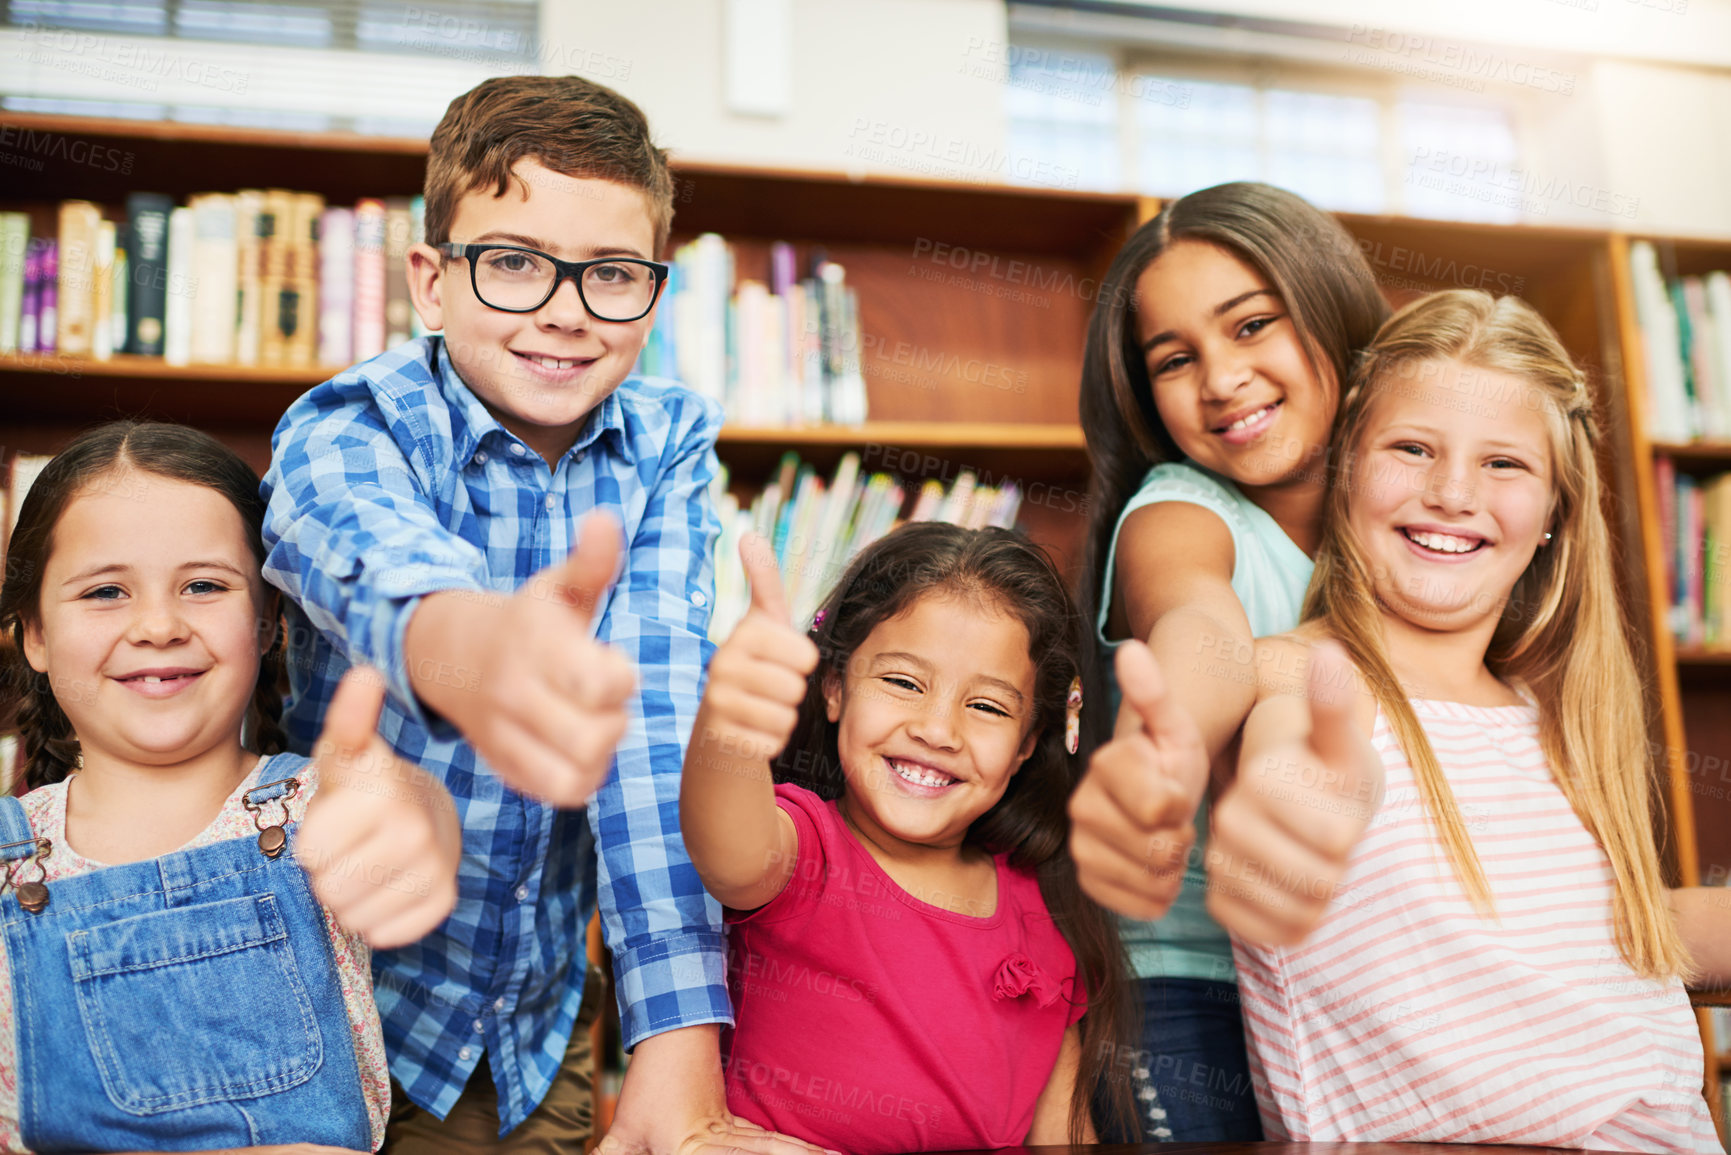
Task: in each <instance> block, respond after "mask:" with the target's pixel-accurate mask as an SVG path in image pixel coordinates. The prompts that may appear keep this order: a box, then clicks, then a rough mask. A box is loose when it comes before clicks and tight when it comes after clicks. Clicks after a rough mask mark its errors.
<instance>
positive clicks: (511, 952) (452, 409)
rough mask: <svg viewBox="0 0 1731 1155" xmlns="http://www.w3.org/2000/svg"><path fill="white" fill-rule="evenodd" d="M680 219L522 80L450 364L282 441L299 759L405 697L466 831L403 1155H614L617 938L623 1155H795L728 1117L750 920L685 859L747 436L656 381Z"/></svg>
mask: <svg viewBox="0 0 1731 1155" xmlns="http://www.w3.org/2000/svg"><path fill="white" fill-rule="evenodd" d="M672 192H673V185H672V178H671V176H670V174H669V172H668V169H667V163H666V156H665V154H664V153H663V152H662V151H661V150H659V149H657V148H656V147H655V146H654V144H653V143H652V141H651V139H650V136H649V130H648V125H647V123H646V121H645V120H644V118H643V114H642V113H641V112H640V111H639V110H638V108H637V107H636V105H634V104H632V103H631V102H630V101H628V100H626V99H624V98H623V97H621V96H619V95H618V94H617V93H614V92H612V91H611V90H609V89H606V88H603V87H601V86H599V85H596V84H593V83H591V82H589V81H586V80H582V79H579V78H577V77H551V76H546V77H543V76H514V77H507V78H500V79H494V80H489V81H487V82H485V83H483V84H481V85H480V86H479V87H477V88H475V89H474V90H473V91H471V92H469V93H467V94H466V95H464V96H461V97H458V98H457V99H456V100H455V101H454V102H452V104H451V106H450V108H449V109H448V110H447V112H446V113H445V117H444V119H443V121H441V122H440V124H439V127H438V128H437V130H435V132H434V134H433V138H432V146H431V150H430V154H429V157H428V162H427V181H426V236H425V238H423V240H424V241H425V243H420V244H416V245H414V246H413V248H412V249H411V250H410V253H409V271H408V276H409V283H410V292H411V295H412V298H413V300H414V304H415V308H416V310H417V311H418V312H419V313H420V315H421V319H422V320H423V321H424V322H425V323H426V326H427V328H428V330H430V331H431V332H433V334H434V335H432V336H429V337H425V338H421V339H419V340H416V341H411V342H409V343H407V344H405V345H401V346H399V347H397V348H395V349H392V350H389V351H388V352H386V353H384V354H382V355H380V356H378V357H374V358H373V359H371V360H370V361H367V362H364V363H363V364H360V365H357V366H355V367H353V368H351V369H349V370H347V371H345V372H343V373H341V374H339V375H337V376H336V377H334V378H333V379H331V380H330V381H327V382H326V383H325V384H323V385H320V386H318V387H317V388H315V389H313V390H312V391H311V392H309V393H308V394H307V395H306V396H304V397H302V398H301V399H300V400H299V401H297V402H295V403H294V405H292V406H291V407H290V408H289V410H288V412H287V414H286V415H285V416H284V417H283V419H282V421H281V423H280V424H279V425H278V426H277V430H276V434H275V437H274V439H273V449H274V458H273V461H272V463H271V468H270V471H269V473H268V474H267V476H266V478H265V482H264V494H265V497H266V498H267V499H268V501H269V503H270V508H269V514H268V516H267V519H266V529H265V538H266V544H267V546H268V547H269V549H270V557H269V560H268V562H267V564H266V568H265V573H266V576H267V577H268V578H269V580H270V581H271V582H272V583H274V584H275V585H277V586H279V587H281V588H282V590H283V591H284V592H285V593H287V594H288V595H289V600H290V603H291V604H290V607H289V625H290V639H291V642H290V645H291V652H290V654H289V657H288V663H289V669H290V684H291V693H290V698H289V703H288V708H287V711H286V716H285V718H284V722H285V724H286V726H287V728H288V730H289V733H290V739H291V742H295V743H298V746H297V748H304V747H305V746H307V745H308V744H310V743H311V742H312V741H313V739H314V737H315V736H316V734H317V733H318V729H319V722H320V719H321V717H322V715H323V713H324V710H325V708H326V706H327V705H328V704H329V701H330V695H331V692H332V690H334V688H335V686H336V684H337V681H338V679H339V678H340V677H341V676H342V673H343V671H344V670H345V669H347V668H348V666H349V665H350V664H351V663H366V664H370V665H374V666H377V667H378V668H380V669H381V670H382V671H384V672H385V675H386V677H387V678H388V680H389V684H390V687H391V691H392V692H391V695H390V700H389V701H388V703H387V705H386V707H385V712H384V715H383V717H382V718H381V721H380V732H381V733H382V734H383V735H384V737H385V738H386V740H387V741H389V742H390V743H391V745H392V746H393V747H394V748H395V749H396V751H397V752H398V753H399V754H401V755H402V756H403V757H405V758H407V759H409V760H411V761H413V762H416V763H419V764H420V765H422V766H424V767H426V768H427V769H429V770H430V771H432V772H434V773H435V774H438V775H440V777H442V779H443V780H444V782H445V784H446V785H447V786H448V787H449V788H450V791H451V794H452V796H453V797H454V798H455V799H456V803H457V807H458V812H459V816H460V818H461V820H462V824H463V839H464V848H463V851H464V853H463V863H462V869H461V872H460V875H459V880H458V887H459V897H458V900H457V907H456V910H455V912H454V913H453V914H452V916H451V918H450V919H449V921H448V922H446V923H445V925H444V926H442V927H441V928H439V929H438V930H436V931H435V932H434V933H433V934H431V935H429V936H428V937H427V938H425V939H423V940H422V941H421V942H419V943H417V944H415V945H413V946H410V947H407V948H404V949H400V950H394V951H381V952H378V953H377V954H376V955H375V956H374V959H373V969H374V977H375V983H376V988H377V1002H378V1005H379V1012H380V1016H381V1018H382V1019H383V1022H384V1033H385V1044H386V1049H387V1051H388V1053H389V1058H390V1067H391V1074H392V1077H393V1082H394V1083H395V1084H396V1085H395V1086H394V1087H393V1109H392V1119H391V1126H390V1131H389V1133H388V1135H387V1140H386V1145H387V1149H388V1150H393V1151H403V1152H408V1151H420V1150H429V1151H430V1150H439V1149H450V1148H453V1147H459V1146H460V1147H471V1148H475V1149H493V1150H528V1149H531V1147H532V1148H533V1149H535V1150H549V1151H550V1150H553V1149H554V1148H555V1146H557V1147H558V1148H559V1149H561V1150H569V1151H580V1150H581V1149H582V1148H581V1144H582V1141H583V1140H584V1139H585V1138H586V1137H587V1136H588V1133H589V1130H590V1125H591V1118H592V1116H591V1098H592V1094H591V1089H592V1079H593V1057H592V1056H591V1055H590V1054H589V1053H588V1047H587V1043H588V1033H589V1032H588V1024H589V1022H590V1021H592V1019H593V1017H594V1015H595V1014H596V1013H597V1010H598V1007H599V1003H600V998H601V990H600V988H601V985H602V984H601V982H600V981H599V976H598V975H596V974H595V973H593V972H592V971H591V972H590V973H588V974H587V975H586V973H585V971H586V965H585V954H584V935H583V930H584V927H585V925H586V924H587V922H588V919H589V916H590V913H591V912H592V911H593V910H595V908H596V906H597V904H599V907H600V911H601V919H602V927H603V930H604V933H605V935H606V939H607V943H608V945H609V947H610V949H611V950H612V953H613V960H614V973H615V975H616V977H617V980H618V984H619V991H618V996H619V1013H620V1019H621V1024H622V1026H623V1029H624V1037H625V1044H626V1046H627V1047H634V1048H635V1054H634V1056H633V1060H632V1063H631V1067H630V1073H629V1076H628V1077H627V1078H626V1080H625V1084H624V1087H623V1089H622V1093H621V1097H620V1102H619V1108H618V1114H617V1116H616V1119H615V1122H614V1125H613V1129H612V1131H611V1132H610V1134H609V1138H608V1141H607V1144H606V1147H607V1148H616V1149H620V1150H627V1149H628V1150H651V1151H657V1152H661V1151H672V1150H674V1149H675V1148H678V1147H682V1146H683V1147H685V1148H686V1149H690V1148H691V1147H694V1146H695V1147H701V1146H702V1145H703V1144H704V1143H705V1142H710V1143H716V1144H720V1145H727V1146H734V1147H738V1148H743V1149H746V1150H753V1149H755V1150H760V1151H764V1152H770V1151H776V1150H779V1151H781V1152H787V1151H788V1150H789V1148H788V1147H786V1146H780V1144H784V1143H786V1142H789V1141H786V1140H783V1139H781V1137H780V1136H775V1135H772V1134H770V1133H767V1132H764V1131H761V1130H756V1129H753V1128H750V1127H749V1125H744V1124H738V1123H736V1122H735V1120H734V1119H733V1117H732V1116H731V1115H729V1114H728V1113H727V1111H726V1106H725V1095H724V1092H723V1089H722V1081H721V1070H720V1060H719V1054H718V1045H717V1044H718V1033H719V1030H720V1025H721V1024H729V1023H731V1021H732V1014H731V1009H730V1006H729V1002H728V995H727V986H726V976H725V966H724V953H725V952H724V944H723V937H722V927H721V918H720V911H719V909H718V908H717V907H716V906H715V904H714V902H713V901H712V900H710V899H709V898H708V897H707V896H706V895H705V893H704V890H703V885H702V883H701V882H700V881H699V880H698V877H697V873H696V871H695V870H694V869H693V868H692V866H691V862H690V859H689V858H688V857H687V856H686V854H685V849H684V844H683V841H682V839H681V836H680V831H679V818H678V812H679V806H678V800H679V778H680V764H681V759H682V753H683V749H684V746H685V744H686V742H687V741H688V740H689V737H690V731H691V725H692V720H693V717H694V716H695V713H696V710H697V704H698V700H699V696H700V693H701V690H702V679H703V670H704V668H705V666H706V664H707V662H708V659H709V656H710V653H711V647H710V645H709V643H708V641H707V636H706V635H707V631H708V624H709V612H710V602H711V600H712V598H713V596H714V595H713V586H714V578H713V574H712V573H711V568H710V554H711V549H712V546H713V543H714V540H715V537H716V534H717V531H718V525H717V520H716V516H715V513H714V511H713V510H712V508H711V506H710V503H709V500H708V488H709V484H710V481H711V479H712V478H713V477H714V475H715V471H716V457H715V437H716V433H717V431H718V430H719V428H720V426H721V412H720V409H719V407H718V406H716V405H715V404H714V403H713V402H710V401H707V400H704V399H703V398H701V397H699V396H697V395H696V394H694V393H692V392H690V391H689V390H686V389H684V388H682V387H680V386H678V385H676V384H673V383H672V382H667V381H649V380H643V379H638V378H631V377H629V373H630V371H631V367H632V365H633V363H634V362H635V361H636V358H637V354H638V351H639V350H640V349H641V348H642V347H643V343H644V341H645V340H646V338H647V337H648V334H649V329H650V326H651V324H652V320H653V310H654V307H655V302H656V298H657V296H658V294H659V292H660V290H661V286H662V285H663V283H664V281H665V278H666V275H667V268H666V266H665V265H661V264H658V263H656V262H655V260H654V257H655V256H656V255H657V254H658V253H659V252H660V251H661V249H662V247H663V246H664V245H665V244H666V241H667V234H668V229H669V224H670V221H671V218H672ZM621 554H623V559H621ZM616 574H618V575H619V576H618V577H617V578H616V576H615V575H616ZM610 768H612V769H613V770H614V772H613V773H612V774H609V773H608V771H609V769H610ZM597 790H599V793H597V792H596V791H597ZM591 796H593V797H591ZM651 1095H653V1096H654V1098H651ZM799 1148H804V1145H803V1144H799V1145H796V1149H799ZM806 1150H810V1149H806Z"/></svg>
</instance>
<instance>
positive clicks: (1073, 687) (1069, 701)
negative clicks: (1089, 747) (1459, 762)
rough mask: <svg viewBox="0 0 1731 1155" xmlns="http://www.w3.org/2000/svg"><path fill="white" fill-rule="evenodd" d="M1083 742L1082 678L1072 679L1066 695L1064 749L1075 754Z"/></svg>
mask: <svg viewBox="0 0 1731 1155" xmlns="http://www.w3.org/2000/svg"><path fill="white" fill-rule="evenodd" d="M1081 744H1082V679H1081V678H1079V677H1078V678H1071V679H1070V692H1069V693H1068V694H1066V695H1065V696H1064V749H1066V750H1068V751H1069V752H1070V753H1072V754H1074V753H1075V752H1076V750H1077V748H1078V747H1079V746H1081Z"/></svg>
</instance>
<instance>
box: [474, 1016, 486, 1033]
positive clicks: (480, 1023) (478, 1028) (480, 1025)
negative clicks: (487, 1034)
mask: <svg viewBox="0 0 1731 1155" xmlns="http://www.w3.org/2000/svg"><path fill="white" fill-rule="evenodd" d="M486 1029H487V1024H486V1022H485V1021H484V1020H482V1019H476V1020H475V1033H476V1034H477V1035H478V1034H480V1033H481V1032H483V1031H485V1030H486Z"/></svg>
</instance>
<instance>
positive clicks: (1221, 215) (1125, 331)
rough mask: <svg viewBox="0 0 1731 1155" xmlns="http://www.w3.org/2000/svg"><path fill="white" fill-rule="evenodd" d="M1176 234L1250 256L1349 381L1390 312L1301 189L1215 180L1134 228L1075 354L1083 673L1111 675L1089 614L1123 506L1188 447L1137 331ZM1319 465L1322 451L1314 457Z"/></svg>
mask: <svg viewBox="0 0 1731 1155" xmlns="http://www.w3.org/2000/svg"><path fill="white" fill-rule="evenodd" d="M1177 241H1205V242H1207V243H1209V244H1212V245H1218V246H1220V247H1221V248H1223V249H1226V250H1227V251H1229V252H1231V253H1233V254H1234V255H1236V256H1237V257H1238V258H1239V259H1240V260H1242V261H1244V262H1245V263H1246V264H1248V265H1250V266H1251V267H1252V268H1253V269H1255V270H1256V271H1257V272H1258V273H1260V274H1261V275H1262V277H1263V278H1264V279H1265V280H1266V281H1267V282H1268V284H1269V286H1270V287H1271V288H1273V290H1274V291H1275V292H1276V293H1277V294H1279V296H1280V299H1281V301H1282V303H1284V305H1285V306H1286V310H1287V313H1288V314H1289V315H1290V316H1291V317H1292V323H1293V326H1294V327H1295V328H1296V329H1297V331H1298V335H1299V337H1300V339H1301V340H1302V341H1303V343H1304V349H1305V352H1306V353H1307V354H1308V355H1309V357H1310V361H1311V364H1312V365H1313V366H1316V367H1318V368H1319V369H1320V368H1321V367H1322V366H1324V365H1326V366H1328V367H1329V368H1331V369H1332V370H1333V371H1334V380H1335V381H1337V382H1345V381H1346V378H1347V375H1348V373H1349V372H1350V371H1351V368H1352V356H1353V354H1354V353H1355V352H1356V351H1357V350H1359V349H1361V348H1363V347H1364V346H1365V345H1366V344H1367V343H1368V342H1369V341H1370V339H1371V337H1372V336H1373V335H1374V334H1375V333H1376V329H1377V326H1378V325H1380V324H1381V323H1382V320H1383V318H1384V317H1386V316H1388V304H1387V302H1385V301H1384V300H1383V298H1382V294H1381V293H1380V292H1378V291H1377V287H1376V278H1375V276H1373V275H1372V273H1371V270H1370V265H1369V263H1368V262H1367V261H1366V260H1365V259H1364V254H1363V253H1362V252H1361V251H1360V249H1359V245H1358V242H1357V241H1355V240H1354V239H1353V238H1352V236H1351V234H1349V233H1348V232H1347V231H1346V230H1345V229H1344V228H1342V227H1341V225H1340V222H1338V221H1336V220H1335V219H1334V218H1333V217H1331V216H1329V215H1328V214H1327V213H1325V212H1323V211H1321V210H1320V209H1318V208H1316V207H1315V206H1314V205H1312V204H1311V203H1310V202H1309V201H1307V200H1305V199H1304V198H1303V197H1300V196H1298V195H1297V194H1295V193H1290V192H1287V191H1286V190H1285V189H1282V188H1276V187H1275V186H1273V185H1268V184H1261V183H1259V182H1256V181H1234V182H1232V183H1231V184H1222V185H1215V186H1214V187H1213V188H1206V189H1203V190H1201V191H1200V192H1193V193H1191V194H1190V195H1189V196H1185V197H1180V198H1179V199H1178V200H1175V201H1173V202H1172V203H1171V204H1169V205H1167V206H1166V207H1165V208H1164V209H1162V210H1161V212H1160V215H1158V216H1156V217H1155V218H1154V219H1153V220H1151V221H1149V222H1148V223H1147V224H1145V225H1143V226H1142V227H1141V228H1139V229H1137V230H1136V232H1135V233H1134V234H1133V235H1132V236H1131V237H1130V239H1129V240H1128V241H1126V242H1125V243H1124V247H1123V248H1122V249H1120V250H1119V251H1118V255H1117V257H1115V258H1114V259H1113V261H1112V267H1111V269H1110V270H1109V271H1108V272H1107V274H1106V279H1105V280H1104V281H1103V282H1102V283H1101V288H1100V296H1099V300H1098V303H1097V304H1096V305H1095V307H1094V314H1093V317H1092V319H1091V320H1090V321H1089V323H1088V340H1087V346H1086V349H1085V351H1084V353H1083V357H1082V389H1081V394H1082V395H1081V412H1082V432H1083V434H1084V435H1085V436H1086V438H1087V442H1088V463H1089V466H1090V469H1091V475H1090V480H1089V490H1088V492H1089V505H1090V507H1091V510H1092V512H1091V513H1090V515H1089V523H1088V541H1087V547H1086V550H1085V552H1084V555H1083V561H1082V575H1081V583H1082V585H1081V596H1080V598H1078V599H1077V600H1078V601H1079V603H1080V604H1081V607H1082V612H1083V614H1084V615H1085V617H1086V620H1087V623H1088V629H1086V630H1085V631H1084V632H1083V642H1082V655H1083V658H1082V661H1083V666H1084V673H1083V677H1084V679H1086V680H1087V681H1088V682H1089V683H1090V684H1092V685H1096V686H1104V685H1106V678H1107V676H1108V674H1109V672H1110V671H1109V669H1108V664H1107V662H1106V658H1105V654H1104V651H1103V649H1102V647H1101V646H1100V644H1099V641H1098V639H1097V638H1096V637H1095V631H1094V623H1095V622H1096V621H1097V620H1098V617H1099V611H1100V607H1101V605H1103V604H1105V603H1104V599H1105V591H1104V590H1102V589H1101V581H1102V578H1103V576H1104V575H1103V572H1102V571H1103V570H1104V568H1105V565H1106V555H1107V552H1108V551H1109V549H1110V547H1111V544H1112V534H1113V531H1114V530H1116V529H1117V527H1118V515H1119V514H1120V513H1121V512H1123V509H1124V503H1125V502H1127V501H1129V500H1130V497H1131V495H1133V494H1134V493H1135V492H1136V490H1137V488H1138V487H1140V486H1141V484H1142V479H1143V477H1144V476H1146V475H1147V473H1148V470H1149V469H1151V468H1152V467H1154V466H1156V465H1159V464H1162V463H1164V462H1169V461H1182V460H1183V459H1184V453H1183V451H1182V450H1181V449H1179V448H1178V443H1177V442H1176V441H1174V440H1173V439H1172V435H1171V434H1170V433H1169V432H1167V430H1166V426H1165V423H1164V422H1162V421H1161V420H1160V412H1159V410H1158V409H1156V408H1155V406H1154V389H1153V385H1152V383H1151V382H1150V381H1149V379H1148V366H1147V364H1146V362H1145V361H1144V359H1143V357H1142V350H1141V347H1140V342H1139V341H1138V339H1137V335H1136V282H1137V280H1138V279H1140V278H1141V276H1142V274H1143V272H1144V271H1146V270H1147V268H1148V266H1149V265H1151V264H1153V263H1154V261H1155V260H1156V259H1157V258H1159V256H1160V255H1161V254H1162V253H1164V252H1165V251H1166V250H1167V248H1169V247H1170V246H1171V245H1172V244H1174V243H1175V242H1177ZM1317 464H1319V465H1320V462H1319V463H1317ZM1106 715H1107V711H1105V710H1096V711H1093V716H1092V717H1089V718H1085V719H1084V724H1083V738H1084V742H1085V746H1084V749H1083V753H1084V754H1086V753H1087V752H1088V751H1090V750H1092V749H1093V748H1094V747H1096V746H1098V745H1099V744H1101V743H1103V742H1105V741H1106V740H1107V739H1109V738H1110V737H1111V734H1112V722H1113V719H1111V718H1109V717H1107V716H1106Z"/></svg>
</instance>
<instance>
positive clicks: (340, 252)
mask: <svg viewBox="0 0 1731 1155" xmlns="http://www.w3.org/2000/svg"><path fill="white" fill-rule="evenodd" d="M354 307H355V214H354V210H353V209H343V208H332V209H326V210H325V211H324V215H323V216H322V217H320V218H319V363H320V364H321V365H347V364H349V363H350V362H352V361H353V360H354V359H355V337H354V323H355V319H354Z"/></svg>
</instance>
